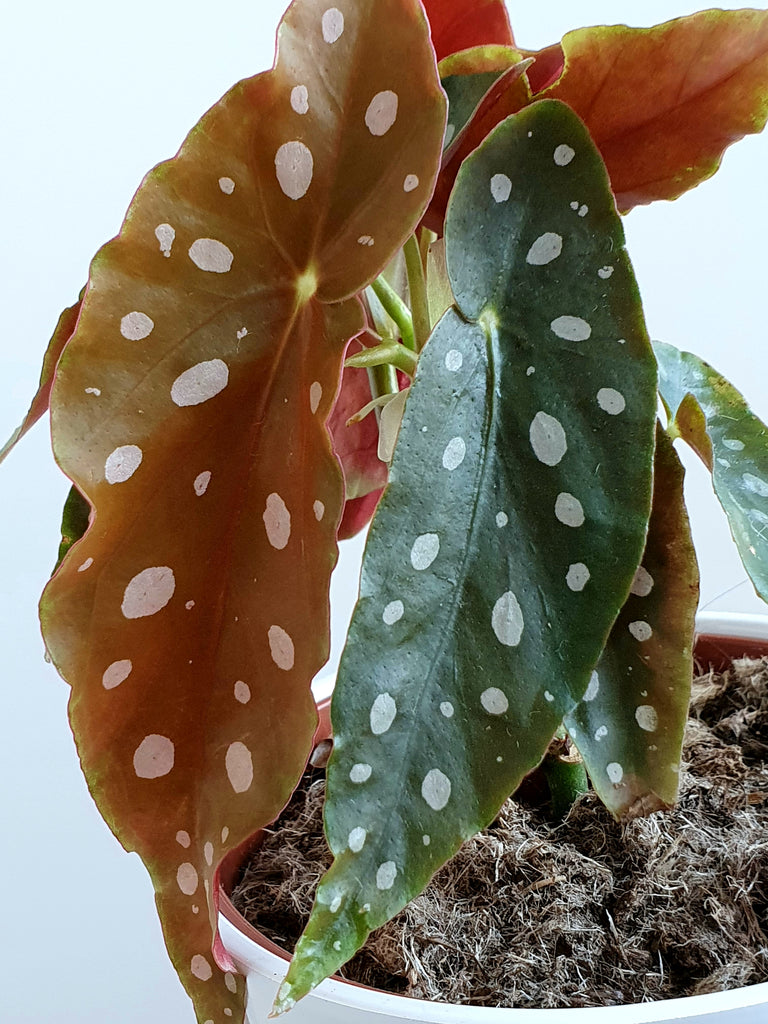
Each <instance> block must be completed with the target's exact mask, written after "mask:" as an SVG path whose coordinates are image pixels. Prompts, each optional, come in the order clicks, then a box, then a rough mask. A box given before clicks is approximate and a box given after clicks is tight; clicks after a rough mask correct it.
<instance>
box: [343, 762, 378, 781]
mask: <svg viewBox="0 0 768 1024" xmlns="http://www.w3.org/2000/svg"><path fill="white" fill-rule="evenodd" d="M372 771H373V769H372V768H371V766H370V765H369V764H353V765H352V767H351V769H350V771H349V781H350V782H354V783H356V784H357V785H360V783H361V782H367V781H368V779H370V777H371V772H372Z"/></svg>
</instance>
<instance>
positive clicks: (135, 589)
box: [121, 565, 176, 619]
mask: <svg viewBox="0 0 768 1024" xmlns="http://www.w3.org/2000/svg"><path fill="white" fill-rule="evenodd" d="M175 589H176V577H175V576H174V575H173V570H172V569H169V568H168V566H167V565H157V566H151V567H150V568H149V569H144V570H143V571H142V572H140V573H137V574H136V575H135V576H134V577H133V579H132V580H131V582H130V583H129V584H128V586H127V587H126V588H125V593H124V594H123V602H122V606H121V610H122V613H123V615H124V616H125V618H126V619H141V618H144V616H146V615H155V614H156V613H157V612H159V611H160V610H161V608H165V606H166V605H167V604H168V602H169V601H170V600H171V598H172V597H173V592H174V591H175Z"/></svg>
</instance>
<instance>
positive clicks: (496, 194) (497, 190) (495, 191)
mask: <svg viewBox="0 0 768 1024" xmlns="http://www.w3.org/2000/svg"><path fill="white" fill-rule="evenodd" d="M511 194H512V181H511V180H510V179H509V178H508V177H507V176H506V174H494V176H493V177H492V178H491V195H492V196H493V198H494V199H495V200H496V202H497V203H506V201H507V200H508V199H509V197H510V195H511Z"/></svg>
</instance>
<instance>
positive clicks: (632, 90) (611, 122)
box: [546, 10, 768, 212]
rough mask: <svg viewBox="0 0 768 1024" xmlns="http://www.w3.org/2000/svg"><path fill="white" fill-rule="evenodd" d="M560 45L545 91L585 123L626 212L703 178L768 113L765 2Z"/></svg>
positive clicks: (585, 32) (601, 32)
mask: <svg viewBox="0 0 768 1024" xmlns="http://www.w3.org/2000/svg"><path fill="white" fill-rule="evenodd" d="M563 50H564V52H565V70H564V72H563V74H562V77H561V78H560V79H559V81H558V82H557V83H556V84H555V85H554V86H553V87H552V88H551V89H549V90H548V92H547V94H546V95H547V96H549V97H552V98H556V99H560V100H564V101H565V102H566V103H568V104H569V106H571V107H572V108H573V109H574V110H575V111H576V113H577V114H579V115H580V116H581V117H582V118H583V119H584V121H585V122H586V124H587V125H588V127H589V130H590V132H591V134H592V137H593V138H594V140H595V142H596V143H597V145H598V147H599V148H600V152H601V153H602V156H603V159H604V160H605V162H606V165H607V167H608V171H609V174H610V177H611V184H612V187H613V191H614V193H615V195H616V200H617V203H618V206H619V209H620V210H622V211H623V212H626V211H627V210H630V209H631V208H632V207H633V206H636V205H637V204H638V203H650V202H652V201H653V200H654V199H675V198H676V197H677V196H679V195H681V194H682V193H683V192H685V191H687V190H688V189H690V188H693V187H694V185H698V184H699V183H700V182H701V181H703V180H704V179H705V178H708V177H710V176H711V175H712V174H714V172H715V171H716V170H717V168H718V166H719V164H720V160H721V157H722V154H723V151H724V150H725V149H726V148H727V147H728V146H730V145H731V144H732V143H733V142H736V141H737V140H738V139H740V138H742V137H743V136H744V135H746V134H749V133H751V132H758V131H760V130H761V129H762V128H763V126H764V125H765V121H766V117H768V11H752V10H743V11H704V12H703V13H701V14H694V15H693V16H692V17H689V18H680V19H678V20H676V21H670V22H667V23H666V24H663V25H657V26H656V27H655V28H650V29H631V28H627V27H626V26H612V27H600V28H585V29H580V30H578V31H576V32H571V33H569V34H568V35H566V36H565V38H564V39H563Z"/></svg>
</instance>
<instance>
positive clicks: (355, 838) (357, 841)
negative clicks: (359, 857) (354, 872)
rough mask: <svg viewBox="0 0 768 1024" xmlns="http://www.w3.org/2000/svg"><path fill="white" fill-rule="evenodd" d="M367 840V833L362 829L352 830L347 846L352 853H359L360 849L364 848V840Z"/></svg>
mask: <svg viewBox="0 0 768 1024" xmlns="http://www.w3.org/2000/svg"><path fill="white" fill-rule="evenodd" d="M367 838H368V833H367V831H366V830H365V829H364V828H353V829H352V831H351V832H350V833H349V838H348V839H347V844H348V846H349V848H350V850H351V851H352V853H360V851H361V850H362V848H363V847H364V846H365V840H366V839H367Z"/></svg>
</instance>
